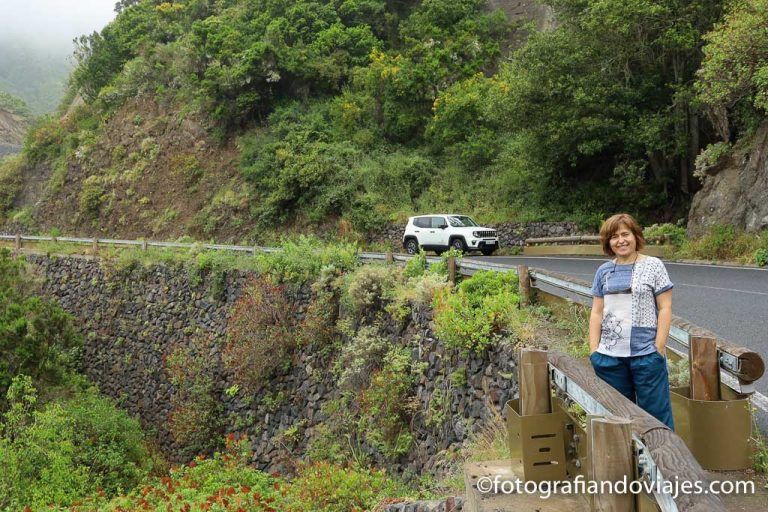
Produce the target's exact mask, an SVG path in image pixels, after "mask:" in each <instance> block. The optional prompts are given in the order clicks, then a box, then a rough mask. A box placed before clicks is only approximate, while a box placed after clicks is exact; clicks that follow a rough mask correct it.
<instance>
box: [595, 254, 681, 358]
mask: <svg viewBox="0 0 768 512" xmlns="http://www.w3.org/2000/svg"><path fill="white" fill-rule="evenodd" d="M630 284H631V288H630ZM673 286H674V284H673V283H672V281H670V279H669V275H668V274H667V269H666V267H665V266H664V263H662V262H661V260H660V259H659V258H654V257H653V256H646V257H645V258H641V259H639V260H637V262H636V263H635V264H634V271H633V266H632V263H627V264H616V263H614V262H613V261H607V262H605V263H603V264H602V265H600V268H598V269H597V272H596V273H595V280H594V282H593V284H592V295H593V296H594V297H602V298H603V300H604V301H605V306H604V308H603V321H602V326H601V330H600V345H599V346H598V348H597V351H598V352H600V353H601V354H606V355H609V356H614V357H629V356H642V355H646V354H652V353H653V352H655V351H656V343H655V342H656V326H657V317H658V310H657V308H656V296H657V295H659V294H661V293H664V292H665V291H667V290H669V289H671V288H672V287H673Z"/></svg>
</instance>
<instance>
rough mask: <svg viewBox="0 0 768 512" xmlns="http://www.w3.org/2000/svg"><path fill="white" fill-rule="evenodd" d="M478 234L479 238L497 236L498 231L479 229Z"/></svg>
mask: <svg viewBox="0 0 768 512" xmlns="http://www.w3.org/2000/svg"><path fill="white" fill-rule="evenodd" d="M477 234H478V235H479V236H478V238H494V237H496V231H493V230H488V231H478V232H477Z"/></svg>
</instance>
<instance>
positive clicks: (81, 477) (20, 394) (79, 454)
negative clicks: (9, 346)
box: [0, 376, 152, 510]
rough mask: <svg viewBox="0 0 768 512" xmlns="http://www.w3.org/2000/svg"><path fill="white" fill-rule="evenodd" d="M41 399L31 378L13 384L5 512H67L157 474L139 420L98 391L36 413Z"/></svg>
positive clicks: (2, 485)
mask: <svg viewBox="0 0 768 512" xmlns="http://www.w3.org/2000/svg"><path fill="white" fill-rule="evenodd" d="M35 397H36V390H35V389H34V387H33V386H32V381H31V379H29V378H28V377H24V376H21V377H18V378H17V379H15V380H14V384H13V385H12V386H11V390H10V391H9V393H8V398H9V399H10V402H11V409H10V412H9V413H6V415H5V416H4V417H3V419H2V422H0V430H2V432H3V437H2V438H0V460H2V461H3V471H2V472H0V509H4V510H5V509H8V510H22V509H24V508H25V507H27V508H26V509H31V510H42V509H45V508H48V506H49V505H54V506H68V505H71V504H72V503H73V502H75V501H77V500H80V499H82V498H84V497H86V496H87V495H89V494H95V493H97V492H100V493H102V494H104V495H106V496H108V497H111V496H114V495H116V494H118V493H120V492H122V491H128V490H130V489H132V488H133V487H134V486H136V485H137V484H138V483H139V482H140V481H141V480H142V479H143V478H145V477H146V476H147V475H148V474H149V472H150V471H151V470H152V461H151V458H150V457H149V453H148V452H147V449H146V447H145V445H144V438H143V434H142V431H141V428H140V426H139V422H138V421H137V420H135V419H133V418H131V417H129V416H128V415H127V414H126V413H125V412H124V411H121V410H119V409H117V408H116V407H115V405H114V404H113V403H112V402H111V401H110V400H109V399H107V398H103V397H100V396H98V395H97V394H96V391H95V390H88V391H85V392H82V393H79V394H77V395H75V396H74V397H72V398H68V399H64V400H60V401H54V402H51V403H48V404H47V405H45V406H44V407H43V408H42V409H41V410H38V411H33V410H32V406H34V402H35Z"/></svg>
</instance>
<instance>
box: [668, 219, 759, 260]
mask: <svg viewBox="0 0 768 512" xmlns="http://www.w3.org/2000/svg"><path fill="white" fill-rule="evenodd" d="M758 240H759V239H758V237H756V236H754V235H749V234H747V233H744V232H743V231H739V230H737V229H736V228H735V227H734V226H730V225H727V226H723V225H718V226H713V227H712V228H710V229H709V231H708V232H707V233H706V234H705V235H704V236H702V237H700V238H698V239H695V240H689V241H687V242H686V243H684V244H683V246H682V247H681V249H680V254H681V255H682V256H684V257H689V258H697V259H703V260H730V261H734V260H740V259H745V258H749V256H750V255H752V254H754V250H755V249H754V248H755V246H756V244H757V243H758Z"/></svg>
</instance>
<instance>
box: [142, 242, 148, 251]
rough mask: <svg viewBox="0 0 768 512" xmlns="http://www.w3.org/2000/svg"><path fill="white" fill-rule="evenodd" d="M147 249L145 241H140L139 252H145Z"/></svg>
mask: <svg viewBox="0 0 768 512" xmlns="http://www.w3.org/2000/svg"><path fill="white" fill-rule="evenodd" d="M147 249H149V245H147V241H146V240H142V241H141V250H142V251H146V250H147Z"/></svg>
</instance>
